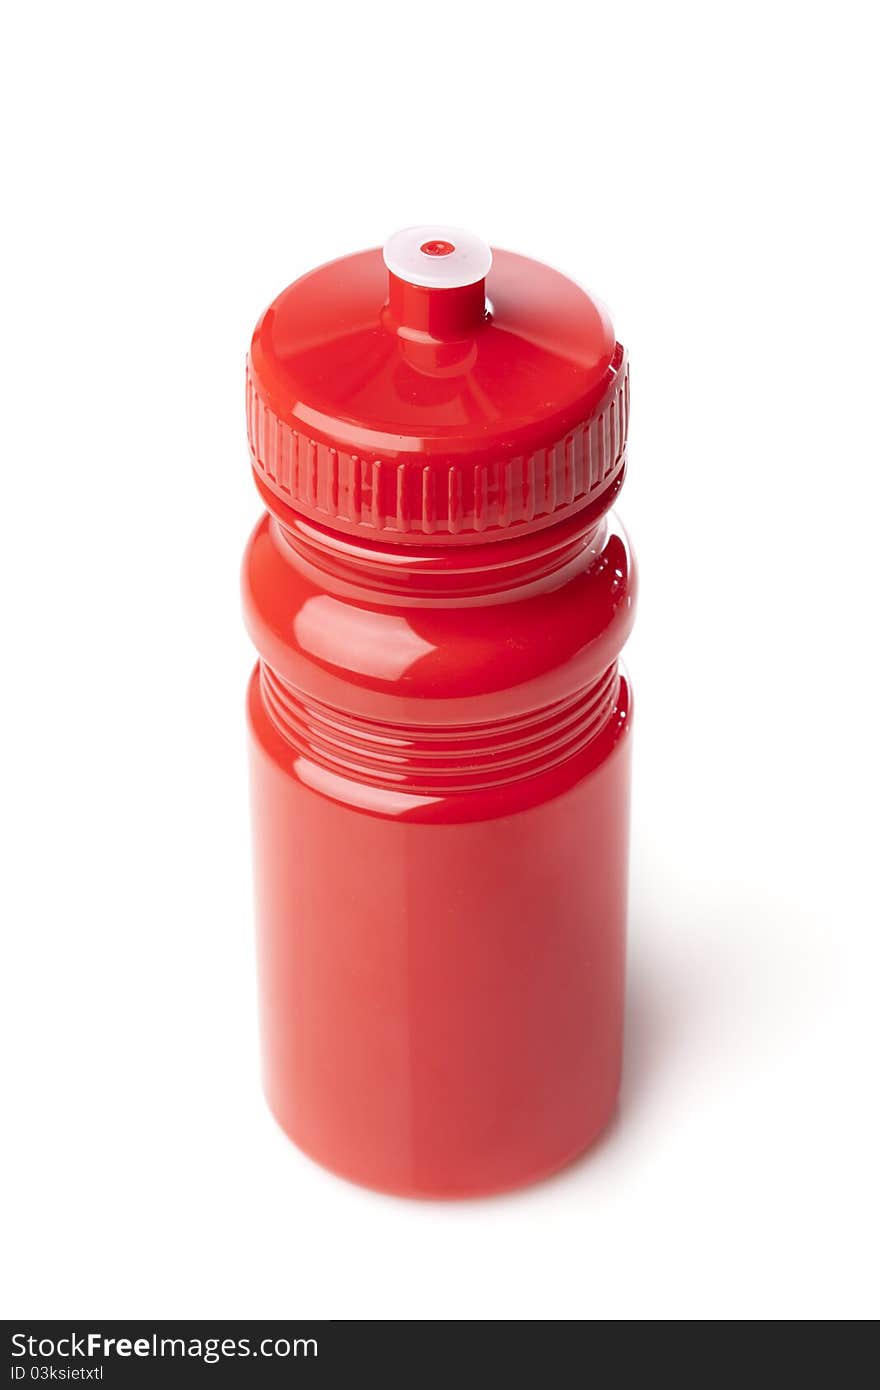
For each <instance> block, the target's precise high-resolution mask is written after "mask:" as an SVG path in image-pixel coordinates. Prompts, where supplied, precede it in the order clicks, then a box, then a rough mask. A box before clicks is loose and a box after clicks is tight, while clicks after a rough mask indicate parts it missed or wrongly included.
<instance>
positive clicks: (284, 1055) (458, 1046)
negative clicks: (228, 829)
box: [244, 499, 635, 1197]
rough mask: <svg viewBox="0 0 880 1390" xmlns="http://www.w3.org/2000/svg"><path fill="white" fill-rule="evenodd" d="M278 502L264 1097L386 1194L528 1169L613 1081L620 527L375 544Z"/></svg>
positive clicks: (554, 1154) (622, 893)
mask: <svg viewBox="0 0 880 1390" xmlns="http://www.w3.org/2000/svg"><path fill="white" fill-rule="evenodd" d="M606 505H607V499H605V500H603V503H602V506H603V509H604V507H605V506H606ZM270 506H272V514H271V515H266V516H264V517H263V519H262V520H261V522H260V523H259V525H258V526H257V528H256V530H255V532H254V534H253V536H252V538H251V542H250V544H249V547H248V551H247V555H246V559H245V567H244V594H245V610H246V616H247V620H248V625H249V628H250V631H251V635H252V637H253V640H254V643H255V645H256V647H257V650H258V652H259V654H260V661H259V662H258V665H257V668H256V670H255V672H254V675H253V678H252V681H251V685H250V690H249V717H250V731H251V732H250V736H251V776H252V799H253V815H254V832H255V833H254V842H255V877H256V893H257V928H258V959H259V978H260V993H261V1018H262V1025H261V1026H262V1037H263V1057H264V1075H265V1085H266V1091H267V1095H268V1099H269V1102H270V1105H271V1108H272V1110H273V1112H274V1114H275V1115H276V1117H277V1119H278V1120H279V1122H280V1123H281V1125H282V1127H283V1128H284V1129H285V1130H286V1131H287V1132H288V1133H289V1134H290V1135H291V1137H292V1138H293V1139H294V1140H295V1141H296V1142H297V1143H298V1144H299V1145H300V1146H301V1147H302V1148H303V1149H304V1150H305V1151H306V1152H307V1153H309V1154H310V1155H311V1156H312V1157H314V1158H316V1159H318V1160H319V1161H320V1162H322V1163H323V1164H325V1165H326V1166H328V1167H330V1168H332V1169H334V1170H335V1171H338V1172H340V1173H342V1174H344V1175H345V1176H347V1177H350V1178H352V1179H354V1180H356V1181H359V1182H362V1183H365V1184H367V1185H369V1186H373V1187H377V1188H380V1189H383V1190H387V1191H392V1192H396V1193H401V1194H407V1195H418V1196H450V1197H452V1196H465V1195H471V1194H476V1193H481V1192H491V1191H497V1190H502V1189H504V1188H508V1187H513V1186H516V1185H518V1184H520V1183H524V1182H527V1181H530V1180H532V1179H535V1178H537V1177H540V1176H541V1175H543V1174H545V1173H547V1172H550V1171H552V1170H553V1169H555V1168H557V1167H559V1166H561V1165H562V1164H563V1163H565V1162H566V1161H567V1160H568V1159H570V1158H571V1157H573V1156H574V1155H575V1154H576V1153H578V1152H579V1151H580V1150H582V1149H583V1148H585V1147H586V1146H587V1145H588V1144H589V1143H590V1142H591V1141H592V1140H593V1139H594V1138H595V1137H596V1135H597V1134H598V1133H599V1132H600V1130H601V1129H602V1128H603V1126H604V1125H605V1123H606V1122H607V1120H608V1119H609V1117H610V1115H611V1113H612V1112H613V1108H614V1104H615V1099H616V1095H617V1090H618V1085H619V1077H620V1059H621V1042H622V1020H623V981H624V955H625V918H626V869H627V835H628V795H629V756H630V754H629V746H630V738H629V729H630V725H631V705H630V692H629V688H628V684H627V682H626V679H625V677H623V676H622V675H621V673H620V671H619V668H618V655H619V652H620V649H621V647H622V646H623V643H624V641H625V640H626V636H627V635H628V632H629V629H630V626H631V623H632V617H633V608H634V599H635V574H634V567H633V561H632V556H631V553H630V550H629V547H628V544H627V542H626V539H625V536H624V535H623V533H622V531H621V530H620V528H619V527H618V525H617V523H616V522H615V521H614V520H613V518H608V517H607V516H605V515H602V514H600V515H595V514H592V513H591V512H590V511H589V509H587V510H585V511H583V512H581V513H579V514H578V515H576V516H574V517H570V518H567V519H566V520H565V521H564V522H560V523H558V524H555V525H551V526H548V527H547V528H545V529H544V530H542V531H540V532H537V533H534V534H529V535H524V536H520V537H517V538H515V539H508V540H502V541H492V542H488V543H483V544H477V545H470V546H467V547H462V548H461V549H457V550H455V551H437V550H433V551H432V550H431V549H430V548H419V547H413V546H409V547H397V548H395V547H394V546H392V545H383V544H378V543H370V542H366V541H361V540H360V539H359V538H357V539H352V538H351V537H343V536H340V535H337V534H335V533H333V532H329V531H325V530H324V529H323V528H321V527H319V526H316V525H315V524H313V523H309V522H307V521H305V520H303V519H302V518H300V517H297V516H295V515H294V514H293V513H292V512H290V511H289V510H288V509H287V508H285V507H283V506H282V505H279V504H277V503H272V502H270Z"/></svg>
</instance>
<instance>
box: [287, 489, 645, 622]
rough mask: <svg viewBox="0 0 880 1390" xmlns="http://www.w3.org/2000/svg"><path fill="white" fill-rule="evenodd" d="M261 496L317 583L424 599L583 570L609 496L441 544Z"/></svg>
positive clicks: (515, 589) (546, 581) (515, 591)
mask: <svg viewBox="0 0 880 1390" xmlns="http://www.w3.org/2000/svg"><path fill="white" fill-rule="evenodd" d="M617 490H618V489H617V487H615V488H614V490H613V493H614V495H616V492H617ZM263 496H264V500H265V501H266V503H267V506H268V508H269V511H270V513H271V515H272V518H273V521H274V523H275V524H276V525H277V527H278V531H279V534H280V536H281V538H282V539H283V541H284V542H285V544H286V545H287V546H288V547H289V548H290V549H291V550H292V551H293V552H294V554H295V556H296V558H297V561H298V562H299V564H300V565H301V566H304V567H307V568H308V569H310V570H311V571H313V573H314V575H315V578H316V580H317V581H318V582H320V583H323V584H325V585H326V584H328V583H329V584H330V585H331V587H338V586H339V585H343V586H345V587H346V588H354V589H360V590H366V591H373V592H380V593H382V594H384V595H386V596H388V597H395V598H398V599H399V600H400V601H402V602H405V601H406V600H411V601H413V602H416V601H417V602H427V603H429V604H430V603H432V602H434V603H443V602H449V601H452V602H456V601H458V600H462V599H467V598H473V599H477V598H479V597H481V596H483V597H484V598H486V599H489V598H490V597H491V596H493V595H495V596H499V597H505V596H507V597H510V596H516V597H523V596H525V593H526V592H535V591H539V590H541V589H543V588H551V587H553V586H554V585H555V584H557V583H558V582H560V576H561V575H562V574H563V573H564V572H565V571H566V570H567V569H569V568H571V567H574V568H578V569H583V568H584V567H585V565H588V564H589V563H590V561H591V558H592V557H593V556H596V555H598V554H599V553H600V551H601V549H602V544H603V540H604V536H605V532H606V524H605V517H606V513H607V511H608V508H609V506H610V503H611V501H612V500H613V497H609V494H608V493H606V494H605V495H604V496H603V497H602V498H601V499H599V501H598V502H597V503H596V504H594V505H593V506H592V507H590V506H588V507H585V508H583V509H582V510H581V511H580V512H577V513H576V514H575V515H574V516H569V517H567V518H566V519H565V520H563V521H559V522H556V523H555V524H552V525H549V526H546V525H545V526H543V527H542V528H540V529H536V530H534V531H530V532H524V533H522V534H518V535H514V536H510V537H508V538H505V539H504V540H495V541H483V542H479V543H476V544H474V545H463V546H451V547H444V546H442V545H434V546H415V545H403V544H398V545H395V544H389V543H387V542H382V541H373V540H367V539H361V538H360V537H355V536H350V535H344V534H342V533H341V532H338V531H333V530H331V529H330V528H329V527H324V526H320V525H318V524H317V523H316V522H314V521H311V520H309V519H307V518H305V517H303V516H300V515H298V514H297V513H296V512H294V511H293V510H292V509H291V508H289V507H286V506H283V505H279V503H278V499H277V498H275V497H273V496H272V495H271V494H266V493H265V492H264V493H263Z"/></svg>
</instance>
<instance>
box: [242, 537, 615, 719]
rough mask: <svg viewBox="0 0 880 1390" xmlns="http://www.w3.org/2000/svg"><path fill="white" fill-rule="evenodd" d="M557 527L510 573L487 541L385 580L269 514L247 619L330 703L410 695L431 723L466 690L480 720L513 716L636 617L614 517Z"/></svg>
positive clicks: (567, 679)
mask: <svg viewBox="0 0 880 1390" xmlns="http://www.w3.org/2000/svg"><path fill="white" fill-rule="evenodd" d="M559 540H560V544H559V547H558V551H557V552H553V551H552V550H548V551H547V555H546V556H543V555H537V554H536V555H534V556H533V557H531V558H532V560H533V563H529V557H528V556H527V555H526V557H525V558H520V557H516V561H515V563H511V566H510V568H509V570H508V571H507V572H505V569H504V567H503V566H502V567H501V568H499V567H498V566H497V563H496V562H495V561H494V560H493V559H492V552H491V551H489V552H488V554H489V559H487V561H486V565H485V566H484V567H483V568H482V569H481V568H480V566H479V565H476V566H473V567H472V568H471V569H470V570H463V569H462V568H461V566H458V567H457V568H456V569H455V570H454V571H446V572H443V571H441V572H439V573H436V572H434V571H428V572H427V573H418V572H416V573H412V574H410V573H409V572H408V571H407V572H403V573H401V572H399V571H398V570H394V571H393V572H392V571H391V569H390V568H389V573H388V575H387V576H386V577H385V578H384V579H383V578H382V576H381V575H377V574H376V573H375V572H373V571H367V572H366V573H364V572H363V570H358V569H357V568H356V567H355V568H352V566H351V565H348V566H346V565H339V564H337V565H332V566H325V565H323V564H322V563H320V562H319V561H318V560H317V559H316V557H315V555H314V554H313V553H310V552H309V551H308V549H307V548H306V549H304V548H303V547H302V546H298V545H297V544H294V543H291V539H290V537H289V535H288V534H287V533H286V532H285V531H284V530H283V529H282V528H281V527H280V526H279V524H278V523H277V522H276V521H275V520H274V519H273V518H272V517H270V516H269V515H265V516H263V517H262V518H261V520H260V521H259V523H258V524H257V526H256V528H255V529H254V532H253V534H252V535H251V538H250V541H249V543H248V546H247V550H246V553H245V559H244V566H243V575H242V579H243V594H244V607H245V615H246V621H247V625H248V628H249V631H250V634H251V637H252V640H253V641H254V644H255V646H256V647H257V650H258V651H259V653H260V655H261V657H262V658H263V660H264V661H265V662H266V663H267V664H268V665H269V666H270V667H272V669H274V670H276V671H278V673H279V674H280V675H281V676H282V677H283V678H284V679H285V680H286V681H288V682H289V683H290V684H291V685H292V686H294V687H295V688H298V689H302V690H303V691H304V692H305V693H307V694H312V695H314V696H316V697H317V698H320V699H321V700H324V701H326V702H327V703H328V704H331V705H332V704H334V703H338V704H339V706H340V708H343V709H349V710H352V711H359V712H361V713H363V714H366V715H369V714H371V713H373V712H375V714H376V717H379V718H383V717H387V716H388V715H389V714H390V713H392V712H396V713H400V710H401V707H404V706H405V707H411V709H412V710H414V711H417V712H418V716H419V718H421V719H424V720H425V722H432V721H433V720H434V719H435V718H436V719H442V718H445V717H447V715H448V714H449V712H450V709H451V707H452V706H453V705H458V704H459V703H460V702H464V701H466V702H468V706H469V709H470V711H471V717H472V718H473V719H474V720H475V721H476V720H479V719H482V718H487V719H494V718H498V717H499V716H503V715H506V714H511V715H513V714H516V713H517V712H518V710H520V709H523V710H525V709H529V708H534V707H536V706H538V705H541V704H545V703H548V702H550V701H551V700H553V699H556V698H560V697H562V696H563V695H564V694H566V693H568V692H569V691H571V690H575V689H577V688H579V687H581V686H584V685H587V684H589V682H590V681H592V680H594V679H596V677H597V676H598V675H599V674H600V672H601V671H602V670H604V669H605V668H606V667H607V666H608V665H609V664H610V663H611V662H613V661H614V660H616V658H617V656H618V654H619V652H620V650H621V648H622V646H623V644H624V642H625V641H626V638H627V636H628V634H629V630H630V628H631V626H632V621H633V616H634V606H635V598H636V570H635V563H634V559H633V555H632V550H631V547H630V544H629V541H628V539H627V537H626V534H625V532H624V530H623V528H622V527H621V525H620V523H619V522H618V521H617V519H616V517H614V516H613V515H612V516H610V517H608V518H606V519H605V520H603V522H602V523H601V524H600V525H599V526H598V527H596V528H595V529H594V531H593V532H592V533H591V534H590V535H587V536H578V534H577V532H576V530H575V531H574V532H573V533H566V534H565V535H563V536H561V537H560V538H559ZM495 553H496V554H497V553H498V552H495ZM493 566H494V569H493ZM374 569H375V567H374ZM495 570H497V571H498V572H497V573H495ZM410 717H415V715H413V714H411V716H410Z"/></svg>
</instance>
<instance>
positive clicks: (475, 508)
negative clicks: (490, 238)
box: [247, 226, 628, 545]
mask: <svg viewBox="0 0 880 1390" xmlns="http://www.w3.org/2000/svg"><path fill="white" fill-rule="evenodd" d="M627 407H628V383H627V368H626V358H625V354H624V351H623V348H622V347H621V346H620V345H619V344H618V343H616V342H615V338H614V332H613V329H612V327H611V323H610V321H609V319H608V316H607V314H606V312H605V310H604V309H603V308H602V307H601V306H600V305H599V304H598V303H597V302H596V301H594V300H593V299H591V298H590V297H589V295H587V294H586V293H585V292H584V291H583V290H582V289H580V288H579V286H577V285H575V284H574V283H573V282H572V281H571V280H568V279H567V278H566V277H565V276H564V275H560V274H559V272H558V271H555V270H551V269H550V267H549V266H546V265H543V264H541V263H540V262H538V261H533V260H529V259H527V258H526V257H524V256H518V255H515V254H513V253H512V252H509V251H494V252H493V251H490V249H489V247H488V246H487V245H486V244H485V243H484V242H482V241H480V239H479V238H478V237H475V236H473V235H472V234H471V233H468V232H463V231H462V230H461V229H459V228H455V227H444V226H427V227H410V228H407V229H406V230H404V231H402V232H397V233H396V234H395V235H394V236H392V237H391V238H390V239H389V241H388V242H387V243H386V245H385V248H384V251H380V250H372V251H362V252H359V253H357V254H355V255H352V256H346V257H344V258H343V259H341V260H338V261H332V262H330V263H329V264H328V265H324V266H321V267H319V268H318V269H317V270H313V271H311V272H310V273H309V274H307V275H304V276H303V277H302V278H301V279H300V280H297V281H296V282H295V283H294V284H293V285H291V286H289V288H288V289H286V290H284V292H283V293H282V294H281V295H279V297H278V298H277V299H276V300H275V302H274V303H273V304H272V305H271V306H270V307H269V309H267V310H266V312H265V314H264V315H263V317H262V318H261V320H260V322H259V323H258V324H257V327H256V330H255V332H254V337H253V341H252V344H251V351H250V355H249V358H248V373H247V417H248V437H249V440H250V447H251V456H252V460H253V466H254V471H255V474H256V477H257V482H258V485H259V486H260V488H261V491H262V492H263V493H264V496H265V497H266V500H267V502H268V503H269V505H270V506H272V507H273V508H274V509H275V510H276V511H279V510H280V511H281V512H282V514H283V513H284V509H290V511H292V512H294V513H299V514H301V515H303V516H306V517H308V518H311V519H312V520H314V521H316V522H320V523H321V524H323V525H325V526H328V527H331V528H333V529H335V530H338V531H343V532H348V533H353V534H363V535H366V536H369V537H372V538H373V539H374V540H385V541H394V542H402V543H409V544H422V545H424V544H431V545H435V544H445V545H449V544H467V543H469V542H470V543H473V542H477V541H486V540H491V539H493V538H497V539H500V538H503V537H505V536H509V535H511V534H513V533H522V532H524V531H528V530H537V529H539V528H541V527H543V526H546V525H549V524H551V523H552V522H553V521H556V520H561V519H563V518H564V517H566V516H569V515H571V514H572V513H573V512H575V511H578V510H579V509H581V508H584V507H588V506H590V507H593V506H595V509H596V510H597V512H598V511H601V510H603V509H604V507H605V506H607V505H609V503H610V499H611V496H613V494H614V493H615V492H616V490H617V488H618V487H619V485H620V482H621V479H622V475H623V470H624V466H625V449H626V428H627V413H628V412H627ZM279 504H280V508H279Z"/></svg>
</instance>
